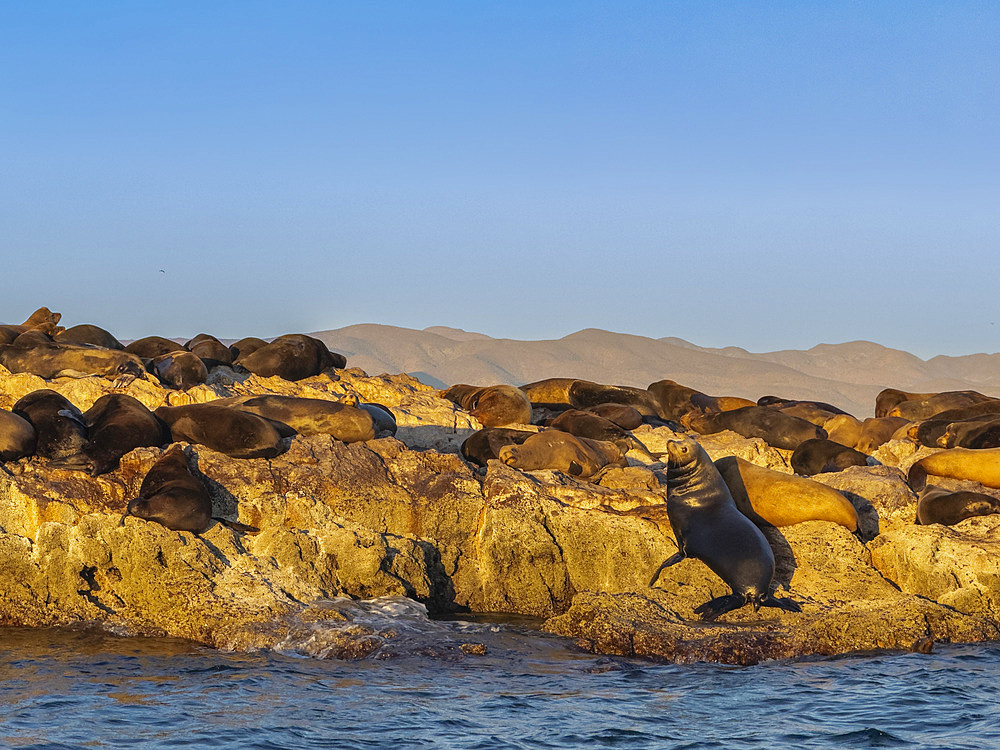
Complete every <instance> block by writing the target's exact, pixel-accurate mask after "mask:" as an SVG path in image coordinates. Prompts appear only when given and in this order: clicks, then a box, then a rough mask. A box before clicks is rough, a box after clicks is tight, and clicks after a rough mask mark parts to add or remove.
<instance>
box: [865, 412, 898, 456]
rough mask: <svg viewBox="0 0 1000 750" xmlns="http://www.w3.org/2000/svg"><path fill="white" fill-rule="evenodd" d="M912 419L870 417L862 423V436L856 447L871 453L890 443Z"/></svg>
mask: <svg viewBox="0 0 1000 750" xmlns="http://www.w3.org/2000/svg"><path fill="white" fill-rule="evenodd" d="M909 423H910V421H909V420H908V419H903V418H902V417H868V418H867V419H866V420H865V421H864V422H862V423H861V436H860V437H859V438H858V442H857V443H855V445H854V447H855V449H857V450H859V451H861V452H862V453H867V454H869V455H871V454H872V453H874V452H875V451H876V450H878V448H879V447H880V446H882V445H885V444H886V443H888V442H889V441H890V440H891V439H892V436H893V435H894V434H895V433H896V432H897V431H898V430H899V429H900V428H902V427H905V426H906V425H908V424H909Z"/></svg>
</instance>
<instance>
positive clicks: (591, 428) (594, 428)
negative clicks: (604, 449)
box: [548, 409, 661, 461]
mask: <svg viewBox="0 0 1000 750" xmlns="http://www.w3.org/2000/svg"><path fill="white" fill-rule="evenodd" d="M548 427H550V428H551V429H553V430H562V431H563V432H568V433H570V434H571V435H576V436H577V437H585V438H590V439H591V440H604V441H606V442H609V443H614V444H615V445H617V446H618V448H619V449H620V450H621V452H622V453H623V454H625V453H628V452H629V451H630V450H637V451H639V452H640V453H642V454H644V455H646V456H648V457H649V458H650V459H652V460H653V461H659V460H660V455H661V454H653V453H650V452H649V448H647V447H646V446H645V445H643V444H642V442H641V441H640V440H638V439H637V438H636V437H635V436H634V435H633V434H632V433H631V432H629V431H628V430H626V429H623V428H621V427H619V426H618V425H617V424H615V423H614V422H612V421H611V420H610V419H605V418H604V417H599V416H598V415H596V414H592V413H591V412H589V411H582V410H580V409H568V410H566V411H564V412H562V413H561V414H560V415H559V416H558V417H556V418H555V419H551V420H549V422H548Z"/></svg>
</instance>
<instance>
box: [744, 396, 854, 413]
mask: <svg viewBox="0 0 1000 750" xmlns="http://www.w3.org/2000/svg"><path fill="white" fill-rule="evenodd" d="M757 406H770V407H773V408H776V409H778V410H780V411H784V410H785V409H786V408H790V407H794V406H806V407H812V408H813V409H821V410H822V411H826V412H830V413H831V414H847V412H846V411H844V410H843V409H841V408H839V407H837V406H834V405H833V404H828V403H827V402H826V401H811V400H805V399H792V398H781V397H780V396H761V397H760V398H759V399H757Z"/></svg>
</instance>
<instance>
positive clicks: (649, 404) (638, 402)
mask: <svg viewBox="0 0 1000 750" xmlns="http://www.w3.org/2000/svg"><path fill="white" fill-rule="evenodd" d="M569 403H570V405H571V406H573V407H575V408H577V409H586V408H587V407H589V406H597V405H598V404H625V405H626V406H631V407H632V408H634V409H636V410H637V411H638V412H639V413H640V414H642V415H643V416H644V417H659V416H661V415H660V413H659V404H658V403H657V401H656V397H655V396H653V394H651V393H650V392H649V391H647V390H646V389H645V388H634V387H632V386H628V385H602V384H600V383H591V382H589V381H587V380H578V381H576V382H575V383H573V384H572V385H571V386H570V387H569Z"/></svg>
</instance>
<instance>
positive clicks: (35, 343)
mask: <svg viewBox="0 0 1000 750" xmlns="http://www.w3.org/2000/svg"><path fill="white" fill-rule="evenodd" d="M29 333H30V332H29ZM28 335H29V334H28V333H25V334H22V335H21V336H19V337H18V338H17V339H16V340H15V341H14V343H13V344H8V345H6V346H0V364H2V365H3V366H4V367H6V368H7V369H8V370H10V371H11V372H29V373H31V374H32V375H37V376H38V377H40V378H45V379H46V380H52V379H53V378H63V377H70V378H84V377H88V376H90V375H98V376H100V377H104V378H108V379H111V380H118V379H127V380H134V379H135V378H144V377H145V375H146V370H145V368H144V367H143V364H142V360H141V359H139V357H137V356H135V355H134V354H130V353H128V352H124V351H119V350H116V349H104V348H103V347H99V346H91V345H88V344H60V343H57V342H55V341H51V340H49V341H43V340H40V339H31V345H25V337H26V336H28Z"/></svg>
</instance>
